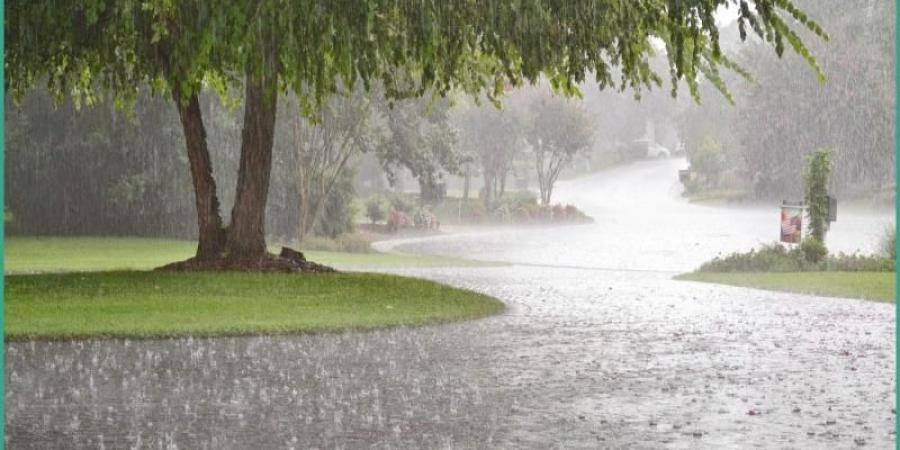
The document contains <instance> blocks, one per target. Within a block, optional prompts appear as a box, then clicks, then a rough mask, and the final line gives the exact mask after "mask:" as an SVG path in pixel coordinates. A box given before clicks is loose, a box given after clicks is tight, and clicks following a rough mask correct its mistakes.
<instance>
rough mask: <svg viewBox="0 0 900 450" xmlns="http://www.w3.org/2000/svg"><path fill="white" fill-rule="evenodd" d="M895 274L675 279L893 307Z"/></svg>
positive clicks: (727, 275)
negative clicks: (891, 304)
mask: <svg viewBox="0 0 900 450" xmlns="http://www.w3.org/2000/svg"><path fill="white" fill-rule="evenodd" d="M895 277H896V274H895V273H894V272H787V273H770V272H740V273H738V272H727V273H717V272H693V273H687V274H682V275H679V276H677V277H675V278H676V279H679V280H688V281H702V282H707V283H720V284H728V285H732V286H743V287H751V288H757V289H767V290H772V291H786V292H797V293H801V294H814V295H821V296H825V297H844V298H862V299H867V300H876V301H881V302H891V303H893V302H894V301H895V298H896V282H895Z"/></svg>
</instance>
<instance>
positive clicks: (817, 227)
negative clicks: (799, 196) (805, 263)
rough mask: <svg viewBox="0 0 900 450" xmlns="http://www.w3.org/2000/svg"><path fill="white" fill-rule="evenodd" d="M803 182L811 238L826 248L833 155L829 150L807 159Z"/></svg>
mask: <svg viewBox="0 0 900 450" xmlns="http://www.w3.org/2000/svg"><path fill="white" fill-rule="evenodd" d="M807 160H808V161H809V163H808V165H807V167H806V173H805V174H804V177H803V181H804V184H805V195H804V200H805V201H806V206H807V210H806V214H807V215H808V217H809V232H810V236H811V237H813V238H815V239H816V240H817V241H819V243H821V245H822V246H823V247H824V246H825V233H826V232H827V231H828V181H829V179H830V178H831V154H830V152H829V151H828V150H817V151H815V152H813V153H812V154H811V155H809V156H808V157H807Z"/></svg>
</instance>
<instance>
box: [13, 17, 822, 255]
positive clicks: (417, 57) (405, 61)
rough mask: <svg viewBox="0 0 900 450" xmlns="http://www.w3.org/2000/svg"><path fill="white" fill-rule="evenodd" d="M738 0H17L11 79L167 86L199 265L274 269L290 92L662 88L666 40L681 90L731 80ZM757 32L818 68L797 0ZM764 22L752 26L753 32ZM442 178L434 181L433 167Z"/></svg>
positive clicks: (23, 87) (314, 100) (308, 106)
mask: <svg viewBox="0 0 900 450" xmlns="http://www.w3.org/2000/svg"><path fill="white" fill-rule="evenodd" d="M723 5H731V6H738V4H736V3H735V2H734V0H699V1H695V2H691V3H689V4H688V3H685V2H682V1H678V0H669V1H661V2H650V3H644V2H621V1H614V0H592V1H585V2H558V1H550V0H528V1H514V2H499V3H498V2H424V3H419V2H406V1H397V0H375V1H372V2H366V3H353V2H351V3H349V4H348V3H347V2H336V1H321V0H306V1H299V2H281V1H276V0H239V1H236V2H230V3H228V4H227V5H219V4H214V3H211V2H208V1H204V0H185V1H178V2H170V1H148V2H135V1H130V0H127V1H120V0H87V1H83V2H74V3H73V2H70V1H63V0H49V1H39V2H36V1H32V0H10V1H8V2H6V4H5V8H6V24H5V25H6V28H5V36H6V40H5V42H6V48H5V61H4V63H5V67H6V75H7V77H6V80H5V82H6V87H7V89H8V91H10V92H12V93H13V94H14V95H15V96H16V97H17V98H21V96H22V94H23V93H24V92H25V91H27V90H28V89H30V88H31V87H32V85H33V84H34V83H35V82H38V81H39V80H44V79H46V80H47V81H48V87H49V89H50V91H51V93H52V94H53V95H54V96H56V98H57V99H60V100H61V99H62V98H63V96H64V94H65V93H66V92H71V93H72V95H73V97H74V98H75V100H76V102H83V103H87V104H91V103H93V102H95V100H96V98H97V94H98V92H101V91H107V92H111V93H112V94H113V95H114V96H115V98H116V100H117V102H118V103H128V102H129V101H130V100H132V99H133V98H134V97H135V94H136V92H137V90H138V88H139V87H141V86H144V85H147V84H149V85H151V86H153V88H154V90H155V91H156V92H160V93H165V94H166V95H168V96H170V97H171V98H172V99H173V101H174V102H175V104H176V106H177V109H178V112H179V116H180V118H181V123H182V127H183V130H184V137H185V142H186V144H187V145H186V147H187V150H188V160H189V163H190V167H191V174H192V180H193V187H194V192H195V202H196V207H197V218H198V228H199V241H200V242H199V245H198V249H197V255H196V258H195V259H193V260H192V261H190V263H189V264H187V266H189V267H192V268H200V269H202V268H211V267H220V266H222V265H223V264H222V263H223V262H224V263H226V264H224V265H225V266H230V267H237V268H261V267H264V266H265V265H266V264H268V262H270V261H273V259H272V258H271V257H270V256H269V255H268V254H267V253H266V244H265V215H266V203H267V199H268V193H269V182H270V174H271V167H272V146H273V140H274V139H273V138H274V129H275V116H276V111H277V103H278V101H277V100H278V95H277V94H278V93H279V92H284V91H292V92H293V93H295V94H296V95H297V96H298V97H299V98H300V100H301V102H300V104H301V105H302V109H303V111H305V112H306V113H309V114H313V113H314V112H315V110H316V109H317V106H318V105H321V104H322V103H324V101H325V100H326V98H327V95H328V94H329V93H331V92H334V91H335V90H336V89H337V88H338V87H339V86H341V85H348V86H352V85H353V84H354V83H355V82H357V81H359V82H361V83H363V85H364V86H365V87H369V86H370V84H371V83H372V82H376V81H379V80H380V81H382V82H384V84H385V88H386V93H387V96H388V97H391V98H396V97H401V96H405V95H421V94H423V93H425V92H434V93H436V94H438V95H444V94H446V93H448V92H450V91H452V90H456V89H461V90H464V91H466V92H469V93H473V94H477V93H481V92H483V91H487V92H488V93H489V95H490V96H491V98H492V99H496V98H497V97H499V95H500V94H501V93H502V91H503V88H504V86H505V85H507V84H511V85H514V86H515V85H520V84H521V83H522V82H523V80H527V81H530V82H532V83H533V82H535V81H537V80H538V79H539V78H540V77H542V76H543V77H546V79H548V80H549V82H550V83H551V85H552V86H553V87H554V88H555V89H556V90H558V91H561V92H563V93H566V94H573V93H575V92H576V91H577V88H576V86H577V85H578V83H580V82H582V81H584V80H585V78H586V76H587V75H588V74H589V73H590V74H592V76H593V77H594V79H595V80H596V81H597V84H598V85H599V86H600V87H603V88H606V87H618V88H620V89H624V88H627V87H631V88H635V89H640V88H642V87H650V86H654V85H657V86H658V85H660V84H661V81H662V79H661V77H660V76H659V75H657V74H656V73H655V72H654V71H653V70H652V69H651V68H650V66H649V64H648V58H649V55H650V54H652V53H654V50H653V44H652V43H653V42H658V41H661V42H663V43H665V45H666V47H667V48H666V55H667V57H668V59H669V69H670V71H669V73H670V78H671V81H672V89H673V92H674V89H676V88H677V84H678V80H683V81H684V82H685V83H686V84H687V86H688V89H689V91H690V92H691V93H692V94H694V95H696V93H697V86H698V81H699V77H698V75H699V74H701V73H702V74H704V75H705V76H706V78H707V79H709V80H710V81H711V82H712V83H713V84H715V85H717V86H719V87H720V88H723V89H724V86H722V83H721V79H720V77H719V76H718V68H720V67H723V68H735V65H734V64H733V63H732V61H731V60H729V59H728V58H727V57H725V56H724V55H723V54H722V52H721V51H720V47H719V41H718V28H717V26H716V22H715V13H716V11H717V10H718V9H719V7H720V6H723ZM739 6H740V7H739V8H738V22H739V24H740V26H741V32H742V36H743V33H744V32H745V31H752V32H754V33H755V34H756V35H758V36H759V37H760V38H762V39H764V40H765V41H766V42H769V43H770V44H771V45H772V46H773V47H774V49H775V51H776V52H777V53H778V54H779V55H780V54H781V53H782V52H783V49H784V47H785V44H788V45H790V46H791V47H792V48H793V49H794V50H795V51H796V52H798V53H799V54H801V55H803V56H804V57H805V58H806V59H807V61H808V62H809V63H810V64H812V65H813V67H815V68H816V69H817V66H816V65H815V62H814V60H813V59H812V57H811V56H810V55H809V52H808V51H807V49H806V47H805V46H804V44H803V43H802V42H801V40H800V38H799V36H798V35H797V32H796V31H794V29H793V28H792V26H791V25H789V23H790V24H792V25H793V24H796V25H795V26H799V27H803V28H806V29H809V30H811V31H812V32H814V33H816V34H818V35H820V36H824V32H823V31H822V30H821V29H820V28H819V26H818V25H817V24H816V23H815V22H813V21H811V20H810V19H808V18H807V16H806V14H804V13H803V12H802V11H800V10H799V9H797V8H796V7H795V6H794V4H793V2H792V1H791V0H754V1H742V2H740V4H739ZM748 27H749V29H748ZM204 86H210V87H214V88H216V90H218V91H219V92H221V93H228V92H230V91H232V90H238V91H241V90H242V91H243V96H242V102H243V106H244V114H243V129H242V133H241V141H242V142H241V157H240V163H239V168H238V177H237V184H236V192H235V201H234V205H233V207H232V211H231V220H230V223H229V224H228V227H227V229H226V228H225V227H223V223H224V222H223V220H222V218H221V215H220V214H219V200H218V196H217V194H216V183H215V179H214V178H213V174H212V165H211V159H210V156H209V150H208V145H207V142H206V130H205V127H204V123H203V114H202V111H201V109H200V103H199V93H200V91H201V90H202V89H203V88H204ZM426 181H427V178H426Z"/></svg>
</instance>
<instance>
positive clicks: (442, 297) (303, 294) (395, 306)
mask: <svg viewBox="0 0 900 450" xmlns="http://www.w3.org/2000/svg"><path fill="white" fill-rule="evenodd" d="M148 259H152V258H148ZM82 267H83V266H82ZM5 285H6V301H5V305H4V313H5V315H6V321H5V330H6V339H7V340H28V339H73V338H98V337H100V338H111V337H127V338H161V337H175V336H188V335H190V336H224V335H247V334H282V333H303V332H327V331H338V330H347V329H360V330H362V329H371V328H380V327H387V326H401V325H423V324H431V323H439V322H446V321H451V320H461V319H470V318H477V317H483V316H487V315H490V314H495V313H498V312H500V311H502V309H503V304H502V303H501V302H500V301H498V300H496V299H493V298H491V297H487V296H485V295H481V294H478V293H474V292H471V291H466V290H462V289H456V288H452V287H448V286H444V285H441V284H438V283H434V282H430V281H425V280H418V279H413V278H406V277H398V276H392V275H380V274H370V273H343V274H317V275H294V274H247V273H192V274H184V273H158V272H137V271H121V272H93V273H64V274H40V275H12V276H10V275H7V276H6V280H5Z"/></svg>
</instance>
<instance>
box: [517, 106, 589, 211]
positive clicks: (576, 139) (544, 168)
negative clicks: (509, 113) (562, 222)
mask: <svg viewBox="0 0 900 450" xmlns="http://www.w3.org/2000/svg"><path fill="white" fill-rule="evenodd" d="M526 120H527V122H526V131H525V139H526V140H527V141H528V144H529V145H530V146H531V149H532V151H533V152H534V161H535V169H536V170H537V178H538V186H539V188H540V192H541V203H543V204H544V205H549V204H550V198H551V196H552V195H553V186H554V185H555V184H556V180H557V179H558V178H559V174H560V172H561V171H562V169H563V168H564V167H565V165H566V164H568V163H569V162H570V161H572V158H573V157H574V156H575V155H576V154H577V153H578V152H581V151H584V150H585V149H587V148H589V147H590V145H591V142H592V139H593V128H592V127H591V121H590V118H589V117H588V115H587V113H586V112H585V111H584V110H583V109H582V107H581V106H580V105H579V104H577V103H575V102H573V101H570V100H567V99H564V98H560V97H555V96H554V97H546V96H542V97H538V98H537V99H535V100H534V101H533V102H532V103H531V108H530V113H529V114H528V115H527V116H526Z"/></svg>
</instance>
